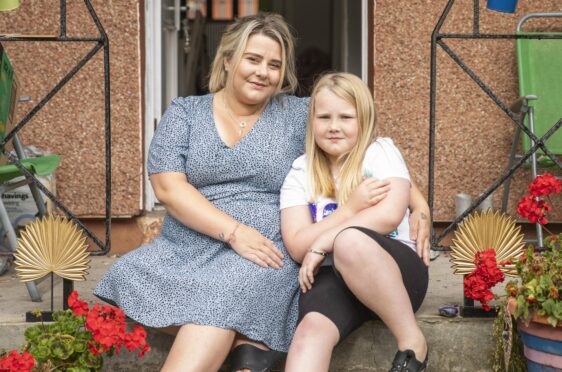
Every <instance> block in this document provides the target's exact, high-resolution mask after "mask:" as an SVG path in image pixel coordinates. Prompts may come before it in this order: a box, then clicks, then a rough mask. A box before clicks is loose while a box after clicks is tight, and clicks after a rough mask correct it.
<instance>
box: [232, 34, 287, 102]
mask: <svg viewBox="0 0 562 372" xmlns="http://www.w3.org/2000/svg"><path fill="white" fill-rule="evenodd" d="M281 66H282V60H281V46H280V45H279V43H277V41H275V40H273V39H271V38H269V37H267V36H265V35H261V34H256V35H252V36H250V37H249V38H248V43H247V45H246V49H245V50H244V53H243V54H242V58H241V60H240V63H239V64H238V68H237V69H236V71H234V72H232V67H233V65H232V64H231V63H230V61H225V67H226V69H227V71H228V73H233V74H234V75H233V76H232V86H231V87H232V91H233V93H234V96H235V97H236V98H237V99H238V100H239V101H240V102H241V103H243V104H246V105H259V104H262V103H264V102H265V101H267V100H269V98H271V96H272V95H273V94H274V93H275V91H276V89H277V85H278V84H279V80H280V79H281Z"/></svg>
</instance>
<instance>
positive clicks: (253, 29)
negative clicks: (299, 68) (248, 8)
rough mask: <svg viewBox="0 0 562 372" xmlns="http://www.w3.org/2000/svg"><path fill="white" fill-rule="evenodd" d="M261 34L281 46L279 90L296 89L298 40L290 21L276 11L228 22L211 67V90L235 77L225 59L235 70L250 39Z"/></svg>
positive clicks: (283, 91)
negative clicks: (226, 67) (296, 42)
mask: <svg viewBox="0 0 562 372" xmlns="http://www.w3.org/2000/svg"><path fill="white" fill-rule="evenodd" d="M257 34H260V35H264V36H267V37H269V38H271V39H272V40H274V41H276V42H277V43H279V45H280V46H281V79H280V80H279V85H278V86H277V89H276V92H275V94H278V93H288V94H292V93H294V91H295V89H296V88H297V84H298V81H297V76H296V68H295V41H294V38H293V34H292V33H291V31H290V29H289V25H287V23H286V22H285V20H284V19H283V17H281V16H280V15H278V14H272V13H259V14H257V15H253V16H247V17H243V18H240V19H238V20H237V21H236V22H234V23H233V24H232V25H230V26H228V28H227V29H226V31H225V32H224V34H223V35H222V38H221V42H220V45H219V48H218V50H217V54H216V55H215V59H214V61H213V65H212V67H211V76H210V79H209V90H210V91H211V92H212V93H215V92H218V91H219V90H221V89H223V88H224V87H226V86H227V84H228V83H229V80H230V79H232V77H229V74H228V73H227V71H226V70H225V66H224V62H225V61H230V62H231V64H232V71H236V69H237V68H238V65H239V64H240V60H241V59H242V55H243V54H244V50H246V45H247V44H248V39H249V38H250V36H252V35H257ZM231 75H232V74H231ZM231 75H230V76H231Z"/></svg>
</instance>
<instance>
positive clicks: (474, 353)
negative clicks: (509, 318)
mask: <svg viewBox="0 0 562 372" xmlns="http://www.w3.org/2000/svg"><path fill="white" fill-rule="evenodd" d="M115 260H116V257H92V262H91V269H90V274H89V276H88V278H87V280H86V281H84V282H76V283H75V289H77V290H78V291H79V293H80V295H81V297H82V298H83V299H85V300H87V301H89V302H99V301H98V300H97V299H95V297H94V296H93V295H92V290H93V288H94V286H95V285H96V283H97V281H98V280H99V278H100V277H101V275H103V273H104V272H105V271H106V270H107V268H108V267H109V266H110V265H111V264H112V263H113V262H114V261H115ZM501 288H502V286H501V285H500V288H498V290H500V289H501ZM39 291H40V292H41V293H42V294H43V296H44V301H43V302H42V303H33V302H31V301H30V300H29V297H28V295H27V291H26V289H25V286H24V285H23V284H22V283H20V282H19V281H18V280H17V278H16V277H15V274H14V271H13V268H12V269H10V271H8V273H7V274H5V275H3V276H0V348H6V349H11V348H17V347H19V346H20V345H21V344H23V342H24V337H23V332H24V329H25V328H26V327H28V326H29V324H28V323H25V312H26V311H29V310H32V309H34V308H37V307H39V308H42V309H45V310H47V309H49V308H50V281H49V280H45V281H43V282H42V283H40V284H39ZM61 295H62V283H61V280H55V296H54V303H55V305H56V306H55V308H60V307H61V305H60V304H61V303H62V299H61ZM461 302H462V277H459V276H455V275H452V271H451V269H450V264H449V262H448V256H447V255H446V254H441V256H440V257H438V258H437V259H436V260H435V261H434V262H432V265H431V266H430V285H429V290H428V294H427V296H426V300H425V302H424V304H423V306H422V308H421V309H420V310H419V311H418V313H417V314H416V318H417V321H418V323H419V325H420V327H421V329H422V331H423V332H424V334H425V335H426V337H427V339H428V343H429V352H430V354H429V360H430V369H429V370H430V371H433V372H440V371H453V372H461V371H482V372H484V371H490V370H491V367H490V362H489V354H490V353H491V351H492V349H493V340H492V337H491V334H492V319H480V318H461V317H456V318H443V317H440V316H439V315H438V312H437V309H438V307H439V306H443V305H453V304H459V303H461ZM148 333H149V336H148V338H149V343H150V344H151V345H152V351H151V352H150V353H148V354H147V355H146V356H145V357H144V358H143V359H140V360H138V359H137V358H136V355H135V354H134V353H128V352H126V351H125V352H123V353H121V354H120V355H118V356H114V357H113V358H111V359H107V360H106V365H105V367H104V371H135V372H141V371H158V370H159V369H160V366H161V365H162V364H163V362H164V360H165V358H166V355H167V353H168V350H169V349H170V346H171V345H172V342H173V337H172V336H169V335H166V334H163V333H162V332H160V331H158V330H154V329H149V330H148ZM395 352H396V344H395V341H394V338H393V337H392V335H391V334H390V332H389V331H388V329H387V328H386V327H385V326H384V324H383V323H382V322H380V321H372V322H368V323H366V324H365V325H364V326H362V327H361V328H360V329H358V330H357V331H356V332H354V333H353V334H352V335H351V336H350V337H349V338H348V339H347V340H345V341H344V342H342V343H341V344H340V345H339V346H338V347H337V349H336V350H335V352H334V356H333V359H332V364H331V368H330V371H333V372H336V371H337V372H340V371H341V372H343V371H388V369H389V367H390V363H391V361H392V358H393V356H394V353H395ZM225 370H226V369H225ZM277 370H282V365H281V366H278V368H277Z"/></svg>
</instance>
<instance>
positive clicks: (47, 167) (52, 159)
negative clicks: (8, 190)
mask: <svg viewBox="0 0 562 372" xmlns="http://www.w3.org/2000/svg"><path fill="white" fill-rule="evenodd" d="M21 163H22V165H23V166H24V167H25V169H27V170H28V171H29V172H31V173H32V174H35V175H37V176H48V175H49V174H51V173H53V172H54V171H55V169H57V167H58V165H59V163H60V155H44V156H40V157H36V158H26V159H23V160H21ZM19 176H23V174H22V173H21V172H20V170H19V169H18V168H17V167H16V166H15V165H14V164H7V165H2V166H0V183H4V182H7V181H9V180H11V179H13V178H16V177H19Z"/></svg>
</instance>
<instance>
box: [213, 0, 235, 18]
mask: <svg viewBox="0 0 562 372" xmlns="http://www.w3.org/2000/svg"><path fill="white" fill-rule="evenodd" d="M212 9H213V20H215V21H230V20H232V19H233V18H234V13H233V9H232V0H213V3H212Z"/></svg>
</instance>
